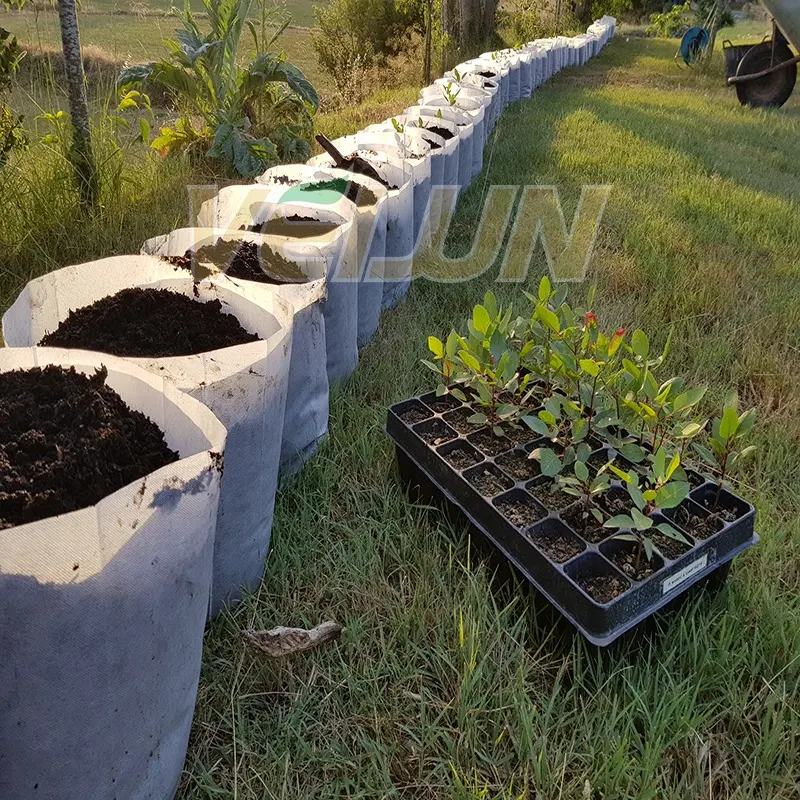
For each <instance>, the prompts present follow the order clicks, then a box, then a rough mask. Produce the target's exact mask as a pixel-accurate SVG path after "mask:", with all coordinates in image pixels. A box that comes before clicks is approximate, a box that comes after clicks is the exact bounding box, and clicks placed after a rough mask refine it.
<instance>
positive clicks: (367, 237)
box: [257, 164, 389, 347]
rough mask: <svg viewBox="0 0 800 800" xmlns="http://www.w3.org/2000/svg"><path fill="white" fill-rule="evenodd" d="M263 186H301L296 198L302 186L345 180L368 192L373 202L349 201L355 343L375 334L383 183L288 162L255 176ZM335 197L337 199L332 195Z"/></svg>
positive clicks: (382, 243) (383, 235)
mask: <svg viewBox="0 0 800 800" xmlns="http://www.w3.org/2000/svg"><path fill="white" fill-rule="evenodd" d="M257 180H258V182H259V183H261V184H264V185H265V186H270V185H284V186H300V187H301V189H300V190H298V191H299V192H301V193H300V194H298V195H297V198H298V200H299V199H301V198H302V197H303V194H302V192H303V191H304V189H303V187H309V186H313V185H314V184H318V183H320V182H322V183H325V182H330V181H336V180H339V181H342V180H344V181H347V182H349V183H354V184H356V185H358V186H362V187H364V188H365V189H367V190H368V191H369V192H371V194H372V197H373V198H374V200H375V202H374V203H366V202H363V201H362V197H363V195H359V197H358V201H357V202H353V201H352V200H349V202H350V203H351V204H352V205H353V208H354V211H355V215H356V226H355V227H354V228H353V231H354V233H355V235H356V236H357V247H358V259H357V260H358V279H359V284H358V336H357V340H358V346H359V347H363V346H364V345H365V344H366V343H367V342H369V341H370V339H372V337H373V336H374V335H375V331H376V330H377V329H378V322H379V320H380V313H381V300H382V297H383V272H382V269H383V262H384V259H385V257H386V216H387V201H388V196H389V193H388V191H387V189H386V187H385V186H383V184H381V183H379V182H378V181H376V180H374V179H372V178H368V177H367V176H365V175H354V174H353V173H349V172H345V171H344V170H338V169H335V168H329V169H323V168H321V167H314V166H311V165H309V164H287V165H284V166H279V167H271V168H270V169H268V170H267V171H266V172H265V173H264V174H263V175H261V176H260V177H259V178H258V179H257ZM334 199H336V198H335V197H334Z"/></svg>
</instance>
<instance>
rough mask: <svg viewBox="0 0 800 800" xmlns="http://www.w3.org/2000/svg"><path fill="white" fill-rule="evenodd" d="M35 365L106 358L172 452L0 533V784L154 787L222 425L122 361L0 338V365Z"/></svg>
mask: <svg viewBox="0 0 800 800" xmlns="http://www.w3.org/2000/svg"><path fill="white" fill-rule="evenodd" d="M47 365H56V366H62V367H74V368H75V369H76V371H78V372H81V373H84V374H88V375H91V374H93V373H94V372H95V370H97V369H98V368H100V367H105V368H106V370H107V377H106V384H107V385H108V386H110V387H111V388H112V389H113V390H115V391H116V392H117V393H118V394H119V395H120V396H121V397H122V399H123V400H124V401H125V403H126V404H127V405H128V406H129V407H130V408H132V409H133V410H135V411H139V412H141V413H143V414H145V415H146V416H147V417H149V418H150V419H151V420H152V421H153V422H154V423H155V424H156V425H157V426H158V427H159V428H160V429H161V431H162V432H163V434H164V439H165V441H166V444H167V446H168V447H169V448H171V449H172V450H174V451H176V452H177V453H178V455H179V457H180V460H178V461H176V462H174V463H172V464H168V465H167V466H164V467H162V468H161V469H158V470H156V471H154V472H151V473H149V474H148V475H146V476H143V477H142V478H141V479H139V480H136V481H134V482H132V483H130V484H128V485H127V486H125V487H123V488H121V489H119V490H117V491H116V492H113V493H111V494H109V495H106V496H105V497H104V498H103V499H102V500H100V501H99V502H98V503H97V504H96V505H93V506H89V507H86V508H81V509H78V510H76V511H71V512H69V513H64V514H60V515H58V516H51V517H48V518H45V519H41V520H39V521H34V522H28V523H26V524H22V525H17V526H15V527H11V528H6V529H4V530H0V620H2V624H0V653H2V657H0V797H3V798H7V799H8V800H12V798H13V800H108V798H112V797H124V798H126V800H151V799H152V798H159V800H160V799H161V798H164V800H167V798H171V797H173V795H174V794H175V792H176V791H177V788H178V783H179V781H180V777H181V770H182V768H183V763H184V759H185V756H186V747H187V744H188V740H189V731H190V728H191V723H192V715H193V711H194V705H195V700H196V697H197V686H198V680H199V677H200V663H201V655H202V643H203V629H204V627H205V623H206V619H207V615H208V603H209V593H210V590H211V572H212V559H213V548H214V529H215V526H216V519H217V504H218V500H219V491H220V472H221V468H222V458H223V454H224V450H225V429H224V427H223V426H222V424H221V423H220V422H219V420H217V419H216V418H215V417H214V415H213V414H212V413H211V411H210V410H209V409H208V408H206V407H205V406H204V405H203V404H202V403H200V402H198V401H197V400H195V399H193V398H191V397H188V396H187V395H185V394H183V393H182V392H180V391H178V389H177V388H175V386H174V385H173V384H172V382H171V381H169V380H168V379H165V378H164V377H162V376H160V375H155V374H153V373H151V372H149V371H147V370H145V369H142V368H140V367H138V366H137V365H135V364H133V363H131V362H130V361H126V360H124V359H120V358H115V357H114V356H108V355H102V354H98V353H90V352H87V351H82V350H61V349H57V348H11V347H7V348H5V349H0V373H5V372H8V371H11V370H16V369H30V368H32V367H42V368H43V367H45V366H47Z"/></svg>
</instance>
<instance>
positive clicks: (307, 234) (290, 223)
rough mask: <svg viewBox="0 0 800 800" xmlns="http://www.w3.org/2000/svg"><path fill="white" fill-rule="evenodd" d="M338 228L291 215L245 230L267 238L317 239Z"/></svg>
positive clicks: (334, 225)
mask: <svg viewBox="0 0 800 800" xmlns="http://www.w3.org/2000/svg"><path fill="white" fill-rule="evenodd" d="M338 227H339V226H338V225H337V224H336V223H335V222H320V221H319V220H318V219H314V218H313V217H301V216H300V215H299V214H291V215H290V216H288V217H279V218H278V219H270V220H266V221H265V222H259V223H258V224H257V225H247V226H246V228H245V229H246V230H248V231H254V232H255V233H264V234H267V235H269V236H287V237H290V238H292V239H319V238H321V237H323V236H326V235H327V234H329V233H331V231H335V230H336V229H337V228H338Z"/></svg>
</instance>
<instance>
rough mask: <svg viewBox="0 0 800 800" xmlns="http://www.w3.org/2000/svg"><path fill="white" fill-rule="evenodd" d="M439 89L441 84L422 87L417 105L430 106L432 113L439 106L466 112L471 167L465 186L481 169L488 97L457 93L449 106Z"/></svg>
mask: <svg viewBox="0 0 800 800" xmlns="http://www.w3.org/2000/svg"><path fill="white" fill-rule="evenodd" d="M441 89H442V87H441V86H429V87H427V88H426V89H423V90H422V92H420V99H419V102H418V103H417V105H418V106H426V107H428V108H431V109H432V110H433V113H436V112H437V111H438V109H440V108H451V107H454V108H457V109H459V110H461V111H464V112H466V113H467V114H469V116H470V118H471V119H472V125H473V134H472V169H471V170H470V176H469V180H468V181H467V183H466V184H465V188H466V186H468V185H469V183H470V182H471V181H472V178H474V177H475V176H476V175H477V174H478V173H479V172H480V171H481V170H482V169H483V149H484V147H485V145H486V127H485V125H484V122H485V116H486V109H487V108H488V106H489V100H490V98H489V97H488V95H486V96H485V97H484V98H481V99H473V98H470V97H467V96H466V95H465V96H464V97H461V95H459V96H458V97H457V98H456V102H455V103H454V104H452V106H451V104H450V101H449V100H447V98H445V97H444V95H443V94H442V91H441ZM460 173H461V159H460V158H459V174H460Z"/></svg>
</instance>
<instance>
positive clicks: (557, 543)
mask: <svg viewBox="0 0 800 800" xmlns="http://www.w3.org/2000/svg"><path fill="white" fill-rule="evenodd" d="M530 539H531V541H532V542H533V543H534V544H535V545H536V546H537V547H538V548H540V549H541V550H544V551H545V553H547V555H548V556H550V558H551V559H552V560H553V561H555V562H556V564H563V563H564V562H565V561H569V560H570V559H571V558H573V557H575V556H576V555H578V553H580V552H582V551H583V546H582V545H581V544H580V543H579V542H578V541H576V540H575V539H574V538H573V537H572V536H568V535H567V534H565V533H558V532H557V531H552V530H545V531H537V532H536V533H534V535H533V536H531V537H530Z"/></svg>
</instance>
